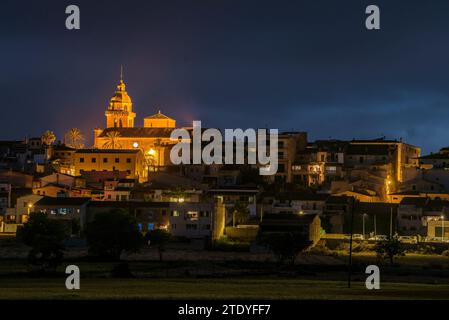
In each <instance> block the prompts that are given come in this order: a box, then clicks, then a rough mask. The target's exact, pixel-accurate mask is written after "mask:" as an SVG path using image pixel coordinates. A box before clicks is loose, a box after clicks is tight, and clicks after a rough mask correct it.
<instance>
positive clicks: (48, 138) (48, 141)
mask: <svg viewBox="0 0 449 320" xmlns="http://www.w3.org/2000/svg"><path fill="white" fill-rule="evenodd" d="M55 140H56V136H55V134H54V133H53V131H50V130H47V131H45V132H44V133H43V134H42V136H41V141H42V143H43V144H44V145H45V146H47V147H48V146H51V145H52V144H53V143H54V142H55Z"/></svg>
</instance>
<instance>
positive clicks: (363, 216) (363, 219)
mask: <svg viewBox="0 0 449 320" xmlns="http://www.w3.org/2000/svg"><path fill="white" fill-rule="evenodd" d="M366 216H367V214H366V213H364V214H363V215H362V229H363V240H365V217H366Z"/></svg>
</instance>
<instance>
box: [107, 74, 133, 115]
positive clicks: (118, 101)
mask: <svg viewBox="0 0 449 320" xmlns="http://www.w3.org/2000/svg"><path fill="white" fill-rule="evenodd" d="M131 103H132V101H131V97H130V96H129V95H128V93H127V92H126V85H125V83H124V82H123V80H120V83H119V84H118V85H117V90H116V91H115V94H114V96H112V98H111V102H110V109H113V110H122V109H123V107H124V106H123V105H124V104H126V105H128V104H131Z"/></svg>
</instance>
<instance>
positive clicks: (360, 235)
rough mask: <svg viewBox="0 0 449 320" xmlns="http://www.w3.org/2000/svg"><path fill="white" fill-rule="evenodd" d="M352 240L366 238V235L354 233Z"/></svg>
mask: <svg viewBox="0 0 449 320" xmlns="http://www.w3.org/2000/svg"><path fill="white" fill-rule="evenodd" d="M352 240H365V237H364V236H363V234H358V233H355V234H353V235H352Z"/></svg>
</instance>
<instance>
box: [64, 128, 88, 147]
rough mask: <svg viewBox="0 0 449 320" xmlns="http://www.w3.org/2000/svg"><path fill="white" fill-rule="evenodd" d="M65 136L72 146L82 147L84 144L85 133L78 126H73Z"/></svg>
mask: <svg viewBox="0 0 449 320" xmlns="http://www.w3.org/2000/svg"><path fill="white" fill-rule="evenodd" d="M65 137H66V140H68V143H67V145H68V146H70V147H72V148H75V149H80V148H82V147H83V146H84V144H83V142H84V135H83V134H82V133H81V131H80V130H79V129H77V128H71V129H70V130H69V131H67V133H66V135H65Z"/></svg>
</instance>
